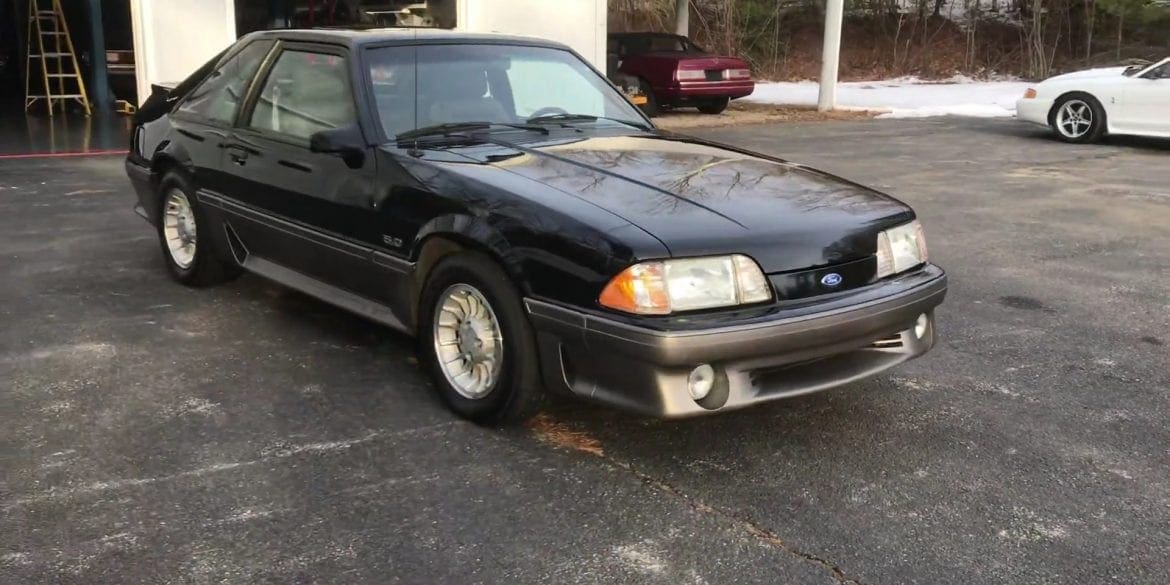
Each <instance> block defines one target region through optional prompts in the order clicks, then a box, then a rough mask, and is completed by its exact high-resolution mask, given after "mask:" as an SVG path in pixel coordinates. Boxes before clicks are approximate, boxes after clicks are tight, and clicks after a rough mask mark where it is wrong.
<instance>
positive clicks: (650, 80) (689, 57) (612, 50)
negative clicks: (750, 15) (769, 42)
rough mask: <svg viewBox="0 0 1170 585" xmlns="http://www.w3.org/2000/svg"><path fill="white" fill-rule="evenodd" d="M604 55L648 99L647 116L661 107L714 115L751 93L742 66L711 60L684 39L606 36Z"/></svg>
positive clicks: (740, 61) (749, 77)
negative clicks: (693, 108)
mask: <svg viewBox="0 0 1170 585" xmlns="http://www.w3.org/2000/svg"><path fill="white" fill-rule="evenodd" d="M608 52H609V54H610V59H611V61H612V60H613V59H614V58H616V60H617V70H618V72H620V73H623V74H625V75H629V76H632V77H636V78H637V79H638V81H639V85H640V87H641V91H642V93H643V94H644V95H645V96H646V97H647V103H646V104H645V105H643V106H642V109H643V110H645V111H646V113H647V114H649V115H651V116H653V115H654V114H656V113H658V109H659V108H660V107H662V106H696V107H698V108H699V111H700V112H703V113H705V114H718V113H720V112H722V111H723V110H725V109H727V104H728V102H730V101H731V100H733V99H735V98H740V97H743V96H746V95H751V93H752V91H753V90H755V88H756V84H755V82H754V81H752V72H751V70H750V69H749V68H748V64H747V62H746V61H744V60H743V59H739V58H736V57H719V56H716V55H711V54H709V53H707V52H706V51H704V50H703V49H701V48H699V47H698V46H697V45H695V44H694V43H692V42H691V40H690V39H688V38H686V37H683V36H678V35H672V34H667V33H619V34H611V35H609V50H608Z"/></svg>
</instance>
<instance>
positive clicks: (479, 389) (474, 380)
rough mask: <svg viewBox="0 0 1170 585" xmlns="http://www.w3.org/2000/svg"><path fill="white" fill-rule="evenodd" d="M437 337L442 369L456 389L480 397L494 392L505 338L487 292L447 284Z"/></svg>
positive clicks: (466, 395)
mask: <svg viewBox="0 0 1170 585" xmlns="http://www.w3.org/2000/svg"><path fill="white" fill-rule="evenodd" d="M433 338H434V343H435V357H436V358H437V359H438V360H439V368H440V369H441V370H443V376H444V377H446V378H447V382H448V383H450V384H451V387H453V388H454V389H455V391H456V392H458V393H459V394H460V395H461V396H463V397H464V398H470V399H472V400H476V399H479V398H483V397H485V396H487V395H488V394H489V393H490V392H491V391H492V389H493V388H494V387H495V384H496V380H497V379H498V378H499V376H500V369H501V368H502V367H503V357H504V337H503V333H502V332H501V331H500V322H499V320H498V319H496V313H495V311H493V310H492V307H491V305H490V304H488V302H487V299H485V298H484V296H483V293H481V292H479V291H478V290H477V289H476V288H475V287H473V286H470V285H467V284H453V285H451V286H449V287H447V290H445V291H443V294H441V295H439V301H438V309H437V310H436V311H435V322H434V331H433Z"/></svg>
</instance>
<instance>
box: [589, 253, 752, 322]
mask: <svg viewBox="0 0 1170 585" xmlns="http://www.w3.org/2000/svg"><path fill="white" fill-rule="evenodd" d="M771 299H772V287H771V285H769V284H768V279H767V278H766V277H765V276H764V273H763V271H761V270H760V267H759V266H757V265H756V263H755V261H754V260H752V259H751V258H748V257H747V256H743V255H740V254H736V255H734V256H714V257H710V258H685V259H679V260H654V261H651V262H643V263H641V264H635V265H633V266H631V267H629V268H627V269H625V270H623V271H622V272H621V274H618V275H617V276H615V277H614V278H613V280H611V281H609V284H607V285H606V286H605V289H604V290H602V291H601V297H600V298H598V302H600V303H601V304H602V306H605V307H609V308H611V309H617V310H619V311H625V312H627V313H639V314H643V315H666V314H668V313H674V312H678V311H694V310H698V309H713V308H716V307H732V306H735V305H745V304H750V303H760V302H764V301H768V300H771Z"/></svg>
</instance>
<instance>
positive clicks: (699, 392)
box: [687, 364, 715, 400]
mask: <svg viewBox="0 0 1170 585" xmlns="http://www.w3.org/2000/svg"><path fill="white" fill-rule="evenodd" d="M714 386H715V368H712V367H711V365H710V364H703V365H701V366H699V367H697V368H695V369H693V370H691V375H690V376H687V390H688V391H690V393H691V398H694V399H695V400H702V399H704V398H706V397H707V395H708V394H710V393H711V388H713V387H714Z"/></svg>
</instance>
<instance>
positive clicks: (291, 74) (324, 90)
mask: <svg viewBox="0 0 1170 585" xmlns="http://www.w3.org/2000/svg"><path fill="white" fill-rule="evenodd" d="M356 119H357V118H356V115H355V112H354V105H353V92H352V91H351V88H350V84H349V72H348V69H347V68H346V60H345V58H344V57H341V56H339V55H332V54H327V53H315V52H310V51H293V50H288V51H284V52H282V53H281V54H280V57H279V58H278V59H277V60H276V64H275V65H273V67H272V71H271V73H269V74H268V79H267V80H266V81H265V82H264V89H263V91H261V93H260V98H259V99H258V100H257V101H256V107H255V108H254V109H253V110H252V119H251V120H250V121H249V122H248V125H249V126H250V127H252V128H257V129H260V130H270V131H272V132H278V133H280V134H286V135H289V136H292V137H295V138H300V139H306V140H307V139H308V138H309V137H310V136H312V135H313V134H315V133H317V132H320V131H322V130H330V129H333V128H340V127H342V126H347V125H349V124H352V123H354V121H355V120H356Z"/></svg>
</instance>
